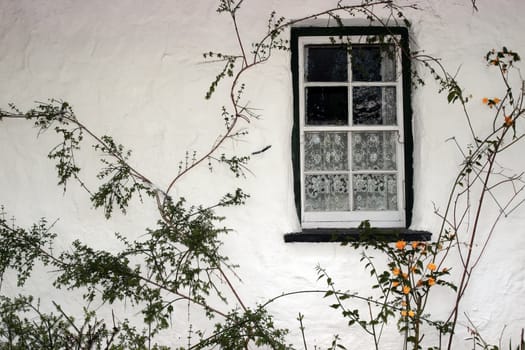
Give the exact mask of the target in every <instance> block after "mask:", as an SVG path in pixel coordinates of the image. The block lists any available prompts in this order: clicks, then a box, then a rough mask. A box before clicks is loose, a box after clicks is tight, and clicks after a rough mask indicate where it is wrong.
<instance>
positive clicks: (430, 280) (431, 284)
mask: <svg viewBox="0 0 525 350" xmlns="http://www.w3.org/2000/svg"><path fill="white" fill-rule="evenodd" d="M427 283H428V285H429V286H433V285H434V284H436V280H435V279H433V278H432V277H429V278H428V280H427Z"/></svg>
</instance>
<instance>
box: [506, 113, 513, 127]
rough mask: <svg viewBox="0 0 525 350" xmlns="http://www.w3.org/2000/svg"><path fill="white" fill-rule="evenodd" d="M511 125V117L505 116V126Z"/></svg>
mask: <svg viewBox="0 0 525 350" xmlns="http://www.w3.org/2000/svg"><path fill="white" fill-rule="evenodd" d="M511 125H512V117H509V116H508V115H506V116H505V126H511Z"/></svg>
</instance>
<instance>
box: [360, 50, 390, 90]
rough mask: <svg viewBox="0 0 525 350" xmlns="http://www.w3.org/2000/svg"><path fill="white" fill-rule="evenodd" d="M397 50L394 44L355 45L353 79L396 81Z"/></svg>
mask: <svg viewBox="0 0 525 350" xmlns="http://www.w3.org/2000/svg"><path fill="white" fill-rule="evenodd" d="M395 73H396V69H395V50H394V46H393V45H382V46H379V45H353V46H352V80H353V81H394V80H395Z"/></svg>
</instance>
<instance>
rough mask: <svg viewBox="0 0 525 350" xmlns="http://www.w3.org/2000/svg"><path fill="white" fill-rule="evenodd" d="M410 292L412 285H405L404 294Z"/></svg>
mask: <svg viewBox="0 0 525 350" xmlns="http://www.w3.org/2000/svg"><path fill="white" fill-rule="evenodd" d="M408 293H410V287H409V286H404V287H403V294H408Z"/></svg>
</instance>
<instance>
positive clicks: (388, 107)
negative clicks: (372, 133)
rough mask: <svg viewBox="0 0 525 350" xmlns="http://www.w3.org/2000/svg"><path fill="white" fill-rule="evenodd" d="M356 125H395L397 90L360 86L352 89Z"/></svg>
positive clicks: (392, 87)
mask: <svg viewBox="0 0 525 350" xmlns="http://www.w3.org/2000/svg"><path fill="white" fill-rule="evenodd" d="M352 96H353V108H352V113H353V118H352V119H353V123H354V125H395V124H396V88H395V87H394V86H386V87H379V86H370V87H369V86H359V87H354V88H353V89H352Z"/></svg>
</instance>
